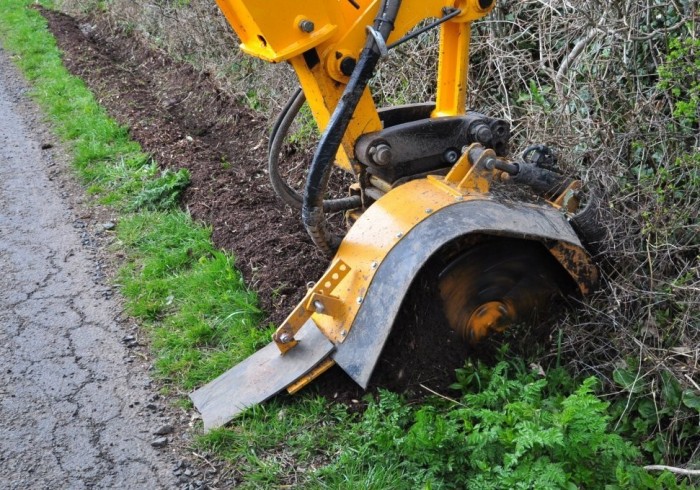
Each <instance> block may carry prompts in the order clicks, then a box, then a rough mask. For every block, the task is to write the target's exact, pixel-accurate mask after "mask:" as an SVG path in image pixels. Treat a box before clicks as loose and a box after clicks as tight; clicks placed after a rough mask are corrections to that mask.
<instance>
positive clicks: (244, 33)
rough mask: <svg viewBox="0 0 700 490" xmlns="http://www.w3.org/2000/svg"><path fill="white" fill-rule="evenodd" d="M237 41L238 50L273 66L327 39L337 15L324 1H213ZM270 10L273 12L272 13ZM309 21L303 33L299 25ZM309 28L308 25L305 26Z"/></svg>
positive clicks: (333, 28) (334, 27)
mask: <svg viewBox="0 0 700 490" xmlns="http://www.w3.org/2000/svg"><path fill="white" fill-rule="evenodd" d="M216 3H217V4H218V5H219V8H220V9H221V11H222V12H223V13H224V16H226V20H228V22H229V24H231V27H233V29H234V30H235V31H236V34H238V37H239V38H240V39H241V45H240V48H241V51H243V52H245V53H247V54H249V55H251V56H256V57H258V58H261V59H263V60H265V61H270V62H273V63H276V62H280V61H285V60H288V59H289V58H292V57H294V56H297V55H299V54H301V53H303V52H304V51H308V50H309V49H311V48H313V47H315V46H318V45H319V44H320V43H322V42H324V41H326V40H328V39H329V38H330V37H331V36H332V35H333V34H334V33H335V31H336V30H337V28H338V25H337V21H336V19H337V15H335V14H336V12H335V10H336V9H333V8H329V4H328V2H327V1H325V0H304V2H303V3H302V2H298V1H296V0H276V1H275V2H274V5H270V3H269V2H261V1H259V0H257V1H250V0H248V1H246V0H216ZM273 10H274V11H273ZM304 22H310V23H312V24H313V29H311V30H310V32H307V30H309V29H308V28H307V29H304V28H302V23H304ZM308 25H309V26H310V24H308Z"/></svg>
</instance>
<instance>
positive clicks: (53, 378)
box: [0, 49, 181, 489]
mask: <svg viewBox="0 0 700 490" xmlns="http://www.w3.org/2000/svg"><path fill="white" fill-rule="evenodd" d="M25 92H26V86H25V84H24V81H23V80H22V79H21V77H20V76H19V75H18V74H17V72H16V71H15V69H14V67H13V66H12V65H11V63H10V62H9V60H8V56H7V54H6V53H5V52H3V51H2V50H1V49H0V373H1V376H0V379H1V380H2V381H1V382H0V488H3V489H30V488H51V489H55V488H61V489H63V488H76V489H79V488H139V489H146V488H148V489H150V488H173V487H178V486H180V485H178V482H177V481H175V480H174V478H175V477H174V476H173V474H172V467H173V463H174V462H175V460H176V458H175V455H174V454H173V453H172V452H171V450H170V448H169V447H168V446H167V445H166V446H165V447H164V448H154V447H152V445H151V444H152V442H153V440H154V437H155V436H154V435H153V431H154V428H156V426H158V425H159V424H161V423H162V421H163V418H164V415H163V412H162V411H158V410H155V407H156V406H155V405H154V404H153V403H150V404H149V403H148V401H149V400H151V401H153V400H155V399H157V396H154V393H153V390H154V389H155V388H154V387H152V384H151V381H150V380H149V378H148V376H147V373H146V372H145V370H144V367H143V365H140V364H139V363H136V362H134V356H133V355H132V354H131V351H130V350H129V349H128V348H127V347H126V346H125V345H124V342H123V337H124V336H125V335H127V334H128V333H129V332H128V331H127V330H125V328H126V325H124V323H123V321H121V320H120V314H121V308H120V305H119V302H118V300H117V299H115V297H114V296H113V295H112V293H111V288H110V285H109V282H108V281H107V280H106V279H105V275H104V273H103V272H102V268H103V266H102V263H101V261H100V259H99V253H98V250H97V248H98V247H95V245H94V236H93V232H92V231H91V229H93V228H94V229H97V228H98V227H97V228H95V227H94V223H91V222H90V220H89V219H86V218H85V217H84V216H81V215H80V213H81V212H84V211H83V210H81V209H80V208H81V207H80V206H79V205H76V200H77V201H79V200H80V197H76V196H77V194H78V193H80V189H77V191H76V188H75V187H71V185H70V184H68V183H66V182H67V181H68V180H69V179H68V180H67V177H66V170H65V163H64V160H65V159H64V158H62V157H61V152H60V151H59V149H58V148H56V147H54V148H51V149H49V148H44V149H42V145H43V146H44V147H46V146H48V144H49V143H53V145H56V139H55V137H53V136H52V135H51V134H50V133H49V132H48V131H47V130H46V129H45V128H44V127H43V125H42V124H41V120H40V115H39V114H38V113H37V111H36V109H35V108H34V107H33V105H32V104H31V103H30V102H29V101H28V100H27V98H26V96H25V95H24V93H25ZM91 227H93V228H91ZM108 233H109V232H105V235H108ZM148 405H150V407H149V406H148ZM180 483H181V482H180Z"/></svg>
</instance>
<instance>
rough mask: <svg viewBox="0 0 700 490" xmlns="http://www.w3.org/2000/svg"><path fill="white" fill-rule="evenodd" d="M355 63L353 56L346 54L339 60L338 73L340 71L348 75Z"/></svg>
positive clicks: (350, 73) (353, 68)
mask: <svg viewBox="0 0 700 490" xmlns="http://www.w3.org/2000/svg"><path fill="white" fill-rule="evenodd" d="M355 65H357V61H356V60H355V58H353V57H351V56H346V57H345V58H343V59H342V60H341V62H340V73H342V74H343V75H345V76H346V77H349V76H350V75H352V72H353V71H354V70H355Z"/></svg>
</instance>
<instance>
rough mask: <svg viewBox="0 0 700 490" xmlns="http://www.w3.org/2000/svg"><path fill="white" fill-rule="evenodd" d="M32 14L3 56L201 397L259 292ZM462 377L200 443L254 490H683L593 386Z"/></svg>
mask: <svg viewBox="0 0 700 490" xmlns="http://www.w3.org/2000/svg"><path fill="white" fill-rule="evenodd" d="M31 3H32V2H30V1H27V0H6V1H4V2H3V3H2V4H0V36H2V40H3V45H4V47H5V49H6V50H8V51H9V52H10V53H12V56H13V59H14V60H15V62H16V63H17V64H18V65H19V66H20V68H21V69H22V70H23V72H24V73H25V75H26V76H27V78H28V79H29V80H30V81H31V83H32V85H33V87H34V88H33V90H32V96H33V97H34V98H35V99H36V100H37V101H38V102H39V104H40V105H41V106H42V107H43V108H44V110H45V111H46V113H47V114H48V115H49V117H50V119H51V122H52V124H53V126H54V128H55V130H56V132H57V133H58V134H59V135H60V136H61V137H62V138H63V139H64V140H65V141H66V142H67V144H68V145H69V147H70V148H71V149H72V152H73V155H74V163H75V168H76V170H77V173H78V175H79V176H80V178H81V180H82V181H83V183H84V184H85V185H86V187H87V189H88V192H90V193H91V194H93V195H94V196H95V199H96V200H97V201H99V202H100V203H102V204H107V205H110V206H112V207H113V208H114V209H116V210H118V211H119V212H120V213H121V218H120V220H119V225H118V228H117V236H118V238H119V241H120V244H121V246H122V247H123V248H124V250H125V251H126V253H127V260H126V265H125V266H124V268H123V269H122V270H121V272H120V274H119V283H120V285H121V288H122V292H123V294H124V295H125V297H126V298H127V300H128V301H127V308H128V311H129V312H130V313H131V314H132V315H134V316H135V317H137V318H140V319H141V320H142V321H143V323H144V324H145V325H146V326H147V327H148V330H149V332H150V333H151V338H152V341H153V349H154V355H155V357H156V359H157V360H156V366H157V368H158V372H159V373H160V375H161V376H162V377H163V379H164V380H166V382H167V383H169V386H171V387H173V388H174V389H176V390H182V391H187V390H190V389H192V388H193V387H194V386H197V385H200V384H201V383H202V382H204V381H206V380H209V379H211V378H213V377H215V376H216V375H218V374H219V373H221V372H222V371H224V370H225V369H227V368H228V367H230V366H231V365H232V364H234V363H235V362H236V361H238V360H240V359H242V358H244V357H246V356H247V355H248V354H250V353H251V352H253V351H254V350H255V349H256V348H258V347H259V346H260V345H261V344H262V343H264V342H266V340H267V339H268V338H269V337H268V332H263V331H261V330H259V329H258V328H257V323H258V320H259V316H258V312H257V309H256V307H255V295H254V293H252V292H250V291H248V290H247V288H246V287H245V285H244V284H243V281H242V279H241V276H240V274H239V273H238V272H237V271H236V270H235V268H234V266H233V258H232V257H231V256H229V255H227V254H224V253H222V252H221V251H219V250H216V249H215V248H214V247H213V246H212V244H211V241H210V231H209V230H208V229H207V228H206V227H203V226H200V225H198V224H196V223H194V222H192V220H191V219H190V217H189V216H188V215H187V214H186V213H184V212H182V211H181V210H179V209H177V207H176V202H177V196H178V193H179V192H180V191H181V190H182V188H183V186H184V185H186V181H187V175H186V173H184V172H162V173H161V172H159V170H158V167H157V165H156V164H155V162H153V161H152V159H151V158H150V156H149V155H146V154H144V153H143V152H142V150H141V148H140V147H139V145H138V144H137V143H134V142H133V141H131V140H130V139H129V135H128V130H127V128H124V127H122V126H120V125H119V124H117V123H116V122H114V121H113V120H111V119H110V118H109V117H108V116H107V115H106V114H105V112H104V110H103V109H102V108H100V106H99V105H98V104H97V102H96V101H95V99H94V98H93V96H92V95H91V93H90V92H89V91H88V90H87V88H86V87H85V85H84V84H83V83H82V82H81V81H80V80H79V79H77V78H75V77H72V76H71V75H70V74H68V72H67V71H66V70H65V69H64V68H63V65H62V63H61V57H60V53H59V51H58V49H57V48H56V45H55V42H54V40H53V38H52V36H51V35H50V34H49V33H48V31H47V30H46V25H45V21H44V19H43V18H42V17H41V16H40V15H39V14H38V13H37V12H36V11H34V10H32V9H31V8H29V7H30V4H31ZM43 3H44V4H45V5H46V6H49V7H50V6H51V2H43ZM458 374H459V375H458V379H457V383H456V388H457V389H458V390H459V392H460V393H461V395H460V396H459V397H458V398H456V399H454V400H445V399H441V398H435V399H431V400H427V401H426V402H424V403H422V404H421V405H420V406H416V405H412V404H408V403H406V402H405V401H404V400H403V399H402V398H401V397H400V396H399V395H396V394H394V393H389V392H382V393H380V394H379V395H378V396H368V397H367V399H366V402H367V406H368V407H367V410H366V411H365V412H364V413H363V414H356V413H351V412H349V411H348V410H347V408H346V407H344V406H343V405H338V404H333V403H330V402H328V401H327V400H325V399H323V398H319V397H314V396H313V394H306V395H304V396H302V397H298V398H296V399H295V400H294V402H293V403H287V401H286V400H285V399H284V398H280V399H276V400H274V401H273V402H271V403H268V404H265V405H264V406H260V407H256V408H254V409H252V410H250V411H248V412H247V413H246V414H244V415H243V416H242V417H241V418H239V419H237V420H236V422H235V424H234V426H233V427H231V428H229V429H220V430H217V431H214V432H212V433H210V434H208V435H206V436H202V437H200V438H199V439H198V442H197V444H198V445H199V447H201V448H203V449H206V450H209V451H211V452H213V453H215V454H216V455H218V456H219V457H221V458H224V459H228V460H229V461H231V462H233V464H234V471H235V472H236V473H237V475H238V477H239V479H240V482H241V483H242V485H243V486H247V487H252V488H255V487H259V488H269V487H270V486H275V485H283V484H288V485H296V486H300V487H301V486H303V487H308V488H415V487H421V486H422V487H424V488H464V487H465V486H468V487H469V488H576V487H578V486H584V487H586V488H604V487H605V488H675V487H679V488H683V486H684V484H683V483H681V484H678V482H677V481H676V479H675V478H674V477H673V475H670V474H669V473H665V474H662V475H660V476H658V477H654V476H651V475H649V474H648V473H646V472H645V471H643V470H642V469H641V468H640V467H639V466H638V465H639V463H641V461H642V455H641V453H640V452H639V450H638V449H636V448H635V447H634V446H633V445H631V444H630V443H629V442H625V441H624V440H623V439H622V438H621V437H620V435H618V434H616V433H615V432H614V431H613V430H612V429H611V425H610V421H611V418H610V414H609V413H608V409H609V406H608V404H606V403H604V402H603V401H601V400H600V399H599V398H598V397H597V396H595V395H594V394H593V389H594V386H595V381H594V380H592V379H589V380H585V381H583V382H575V381H574V380H572V379H571V378H569V377H568V376H567V375H566V374H565V373H564V372H562V371H560V370H554V371H551V372H550V373H548V374H547V375H545V376H541V375H540V374H539V373H537V372H535V371H531V370H528V369H526V368H525V367H524V364H522V363H521V362H519V361H516V360H506V359H505V355H504V358H503V359H502V360H501V362H500V363H499V364H498V365H497V366H496V367H495V368H494V367H485V366H481V365H470V366H467V367H465V369H464V370H462V371H461V372H460V373H458ZM590 468H596V471H595V472H591V471H590Z"/></svg>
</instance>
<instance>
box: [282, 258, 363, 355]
mask: <svg viewBox="0 0 700 490" xmlns="http://www.w3.org/2000/svg"><path fill="white" fill-rule="evenodd" d="M349 273H350V267H348V265H347V264H346V263H345V262H344V261H343V259H342V257H340V256H336V258H335V259H334V260H333V262H332V263H331V265H330V267H329V268H328V270H327V271H326V273H325V274H323V277H321V279H319V281H318V282H317V283H316V284H314V286H313V287H312V288H310V289H309V291H308V292H307V293H306V296H305V297H304V299H303V300H302V301H301V303H299V304H298V305H297V307H296V308H294V310H293V311H292V312H291V313H290V314H289V316H288V317H287V318H286V319H285V321H284V322H282V325H280V327H279V328H278V329H277V330H276V331H275V333H274V334H273V335H272V340H273V341H274V342H275V343H276V344H277V348H278V349H279V350H280V352H281V353H282V354H284V353H285V352H287V351H289V350H290V349H292V348H293V347H294V346H296V345H297V341H296V340H295V339H294V335H296V333H297V332H298V331H299V329H300V328H301V327H302V326H303V325H304V323H306V321H307V320H308V319H309V317H310V316H311V313H312V312H314V311H317V310H318V311H319V315H322V316H323V315H328V314H333V315H335V316H337V317H338V318H341V317H342V315H343V311H342V309H341V308H338V306H337V304H338V301H339V299H338V297H337V296H333V295H332V293H333V292H334V291H335V289H336V288H337V287H338V284H340V283H341V282H342V281H343V279H345V276H347V275H348V274H349ZM316 301H320V302H321V303H320V304H321V305H323V307H318V306H317V304H315V302H316ZM323 301H326V303H328V308H325V306H326V303H323ZM330 302H333V304H331V303H330ZM321 310H323V311H321ZM326 336H328V335H326Z"/></svg>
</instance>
